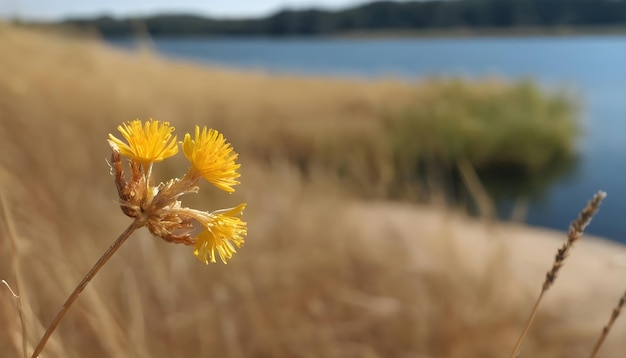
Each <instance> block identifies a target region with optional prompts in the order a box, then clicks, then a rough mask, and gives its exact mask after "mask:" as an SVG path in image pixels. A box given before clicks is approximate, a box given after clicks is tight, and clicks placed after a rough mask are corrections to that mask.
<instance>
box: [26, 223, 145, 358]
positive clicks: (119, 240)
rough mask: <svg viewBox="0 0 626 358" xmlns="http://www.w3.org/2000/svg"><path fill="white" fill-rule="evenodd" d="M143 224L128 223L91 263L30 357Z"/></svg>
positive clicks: (40, 349) (46, 340) (41, 348)
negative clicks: (93, 262)
mask: <svg viewBox="0 0 626 358" xmlns="http://www.w3.org/2000/svg"><path fill="white" fill-rule="evenodd" d="M143 225H144V221H143V220H142V219H139V218H138V219H136V220H134V221H133V222H132V223H131V224H130V226H128V228H126V230H124V232H123V233H122V234H121V235H120V236H119V237H118V238H117V240H115V242H114V243H113V244H112V245H111V246H110V247H109V248H108V249H107V250H106V251H105V252H104V254H102V256H100V258H99V259H98V261H97V262H96V264H95V265H93V267H92V268H91V270H89V272H88V273H87V275H85V277H84V278H83V279H82V281H80V283H79V284H78V286H76V288H75V289H74V291H73V292H72V294H70V296H69V297H68V298H67V300H66V301H65V303H64V304H63V306H62V307H61V309H60V310H59V312H58V313H57V314H56V316H55V317H54V319H53V320H52V322H51V323H50V325H49V326H48V328H47V329H46V332H45V333H44V335H43V337H41V340H40V341H39V343H38V344H37V346H36V347H35V351H34V352H33V354H32V356H31V358H37V357H39V354H40V353H41V351H42V350H43V348H44V347H45V345H46V343H47V342H48V339H49V338H50V335H52V332H54V330H55V329H56V328H57V326H58V325H59V323H60V322H61V320H62V319H63V317H64V316H65V314H66V313H67V311H68V310H69V309H70V307H71V306H72V304H73V303H74V301H76V299H77V298H78V295H80V293H81V292H83V290H84V289H85V287H86V286H87V284H89V282H90V281H91V280H92V279H93V278H94V276H95V275H96V274H97V273H98V271H100V269H101V268H102V266H104V264H106V263H107V261H109V259H110V258H111V256H113V254H115V252H117V250H118V249H119V248H120V246H122V244H123V243H124V242H126V240H127V239H128V238H129V237H130V235H131V234H132V233H133V232H134V231H135V230H137V229H138V228H140V227H142V226H143Z"/></svg>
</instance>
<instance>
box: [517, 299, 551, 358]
mask: <svg viewBox="0 0 626 358" xmlns="http://www.w3.org/2000/svg"><path fill="white" fill-rule="evenodd" d="M546 291H547V290H546V289H545V288H544V289H542V290H541V293H540V294H539V297H537V302H535V306H534V307H533V310H532V311H531V312H530V316H528V320H527V321H526V325H525V326H524V330H523V331H522V334H520V336H519V338H518V339H517V343H515V348H513V352H511V356H510V358H516V357H517V354H518V352H519V349H520V347H521V346H522V343H524V339H526V335H527V334H528V330H529V329H530V326H532V324H533V321H534V320H535V316H536V315H537V309H538V308H539V304H540V303H541V300H542V299H543V294H544V293H545V292H546Z"/></svg>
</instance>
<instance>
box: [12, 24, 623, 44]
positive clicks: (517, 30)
mask: <svg viewBox="0 0 626 358" xmlns="http://www.w3.org/2000/svg"><path fill="white" fill-rule="evenodd" d="M19 26H24V27H27V28H35V29H45V30H48V31H50V30H52V31H55V30H56V31H59V32H60V33H62V34H66V35H78V36H82V35H88V36H96V37H101V38H104V39H128V38H154V39H233V40H236V39H254V38H258V39H273V40H281V39H286V40H288V39H328V40H335V39H338V40H343V39H352V40H364V41H367V40H384V39H454V38H522V37H546V38H551V37H587V36H590V37H593V36H626V25H625V26H601V27H600V26H594V27H514V28H456V29H428V30H413V29H407V30H371V31H370V30H359V31H349V32H339V33H333V34H319V35H280V36H278V35H267V34H246V35H227V34H188V35H180V34H158V35H149V34H146V33H145V32H143V33H142V32H137V33H136V34H134V35H107V34H101V33H98V32H97V31H95V30H85V29H84V28H76V27H73V26H68V25H64V24H52V25H51V24H45V25H42V24H21V25H19Z"/></svg>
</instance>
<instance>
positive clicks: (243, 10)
mask: <svg viewBox="0 0 626 358" xmlns="http://www.w3.org/2000/svg"><path fill="white" fill-rule="evenodd" d="M364 2H368V1H367V0H208V1H207V0H178V1H176V0H108V1H96V0H82V1H80V0H78V1H77V0H0V18H3V19H8V18H15V17H16V15H17V16H18V17H19V18H20V19H23V20H60V19H63V18H67V17H83V16H97V15H104V14H106V15H113V16H128V15H151V14H155V13H164V12H178V13H192V14H198V15H206V16H219V17H246V16H262V15H267V14H270V13H272V12H275V11H277V10H279V9H283V8H286V7H289V8H295V9H300V8H310V7H320V8H326V9H338V8H342V7H347V6H351V5H355V4H359V3H364Z"/></svg>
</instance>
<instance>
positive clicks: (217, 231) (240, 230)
mask: <svg viewBox="0 0 626 358" xmlns="http://www.w3.org/2000/svg"><path fill="white" fill-rule="evenodd" d="M245 208H246V204H240V205H238V206H237V207H235V208H232V209H228V210H227V211H225V212H223V211H222V212H221V213H213V214H212V216H213V220H212V221H210V222H208V223H206V224H205V227H204V230H203V231H202V232H201V233H200V235H198V237H197V238H196V243H195V250H194V252H193V253H194V255H196V257H198V259H199V260H200V261H202V262H204V263H205V264H208V263H209V261H210V262H216V260H215V251H217V254H218V255H219V256H220V259H221V260H222V262H224V263H226V260H227V259H230V258H231V257H232V256H233V254H234V253H235V252H236V251H235V248H236V247H237V248H239V247H241V246H242V245H243V242H244V239H243V238H244V236H246V234H247V232H248V231H247V229H246V223H245V222H244V221H242V220H241V219H240V218H239V217H238V216H239V215H241V214H242V212H243V209H245Z"/></svg>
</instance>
